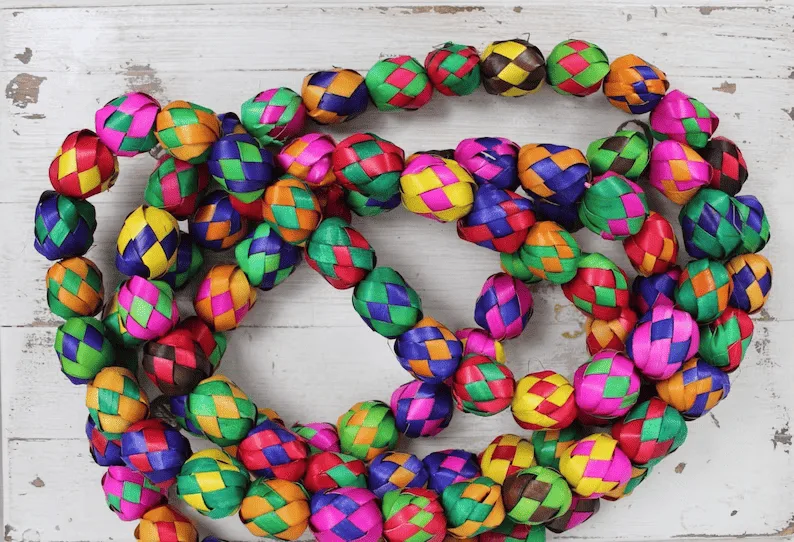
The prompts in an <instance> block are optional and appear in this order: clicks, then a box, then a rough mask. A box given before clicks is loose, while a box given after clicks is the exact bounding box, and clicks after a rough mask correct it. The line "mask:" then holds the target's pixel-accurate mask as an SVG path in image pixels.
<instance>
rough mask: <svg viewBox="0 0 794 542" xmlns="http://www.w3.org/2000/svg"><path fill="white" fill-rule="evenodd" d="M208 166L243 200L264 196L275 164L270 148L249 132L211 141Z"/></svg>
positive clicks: (230, 191) (218, 180) (219, 180)
mask: <svg viewBox="0 0 794 542" xmlns="http://www.w3.org/2000/svg"><path fill="white" fill-rule="evenodd" d="M207 166H208V168H209V172H210V175H212V178H213V179H215V182H217V183H218V184H219V185H220V186H221V188H223V189H224V190H226V191H227V192H228V193H229V194H231V195H233V196H234V197H236V198H237V199H239V200H240V201H242V202H244V203H251V202H253V201H254V200H257V199H259V198H260V197H262V194H264V193H265V188H267V186H268V185H269V184H270V183H271V182H272V181H273V176H274V171H273V170H274V168H275V165H274V162H273V155H272V154H270V151H268V150H267V149H263V148H261V147H260V146H259V143H258V142H257V141H256V139H254V138H253V137H251V136H250V135H248V134H230V135H225V136H223V137H221V138H220V139H219V140H218V141H216V142H215V143H214V144H213V145H212V150H211V151H210V155H209V159H208V160H207Z"/></svg>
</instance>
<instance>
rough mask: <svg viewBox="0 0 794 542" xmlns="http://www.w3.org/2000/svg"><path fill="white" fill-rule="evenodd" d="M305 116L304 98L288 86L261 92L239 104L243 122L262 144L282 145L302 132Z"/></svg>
mask: <svg viewBox="0 0 794 542" xmlns="http://www.w3.org/2000/svg"><path fill="white" fill-rule="evenodd" d="M305 120H306V107H305V106H304V105H303V100H301V97H300V95H299V94H298V93H296V92H295V91H294V90H292V89H289V88H286V87H280V88H274V89H270V90H266V91H264V92H260V93H259V94H257V95H256V96H254V97H253V98H251V99H249V100H246V101H245V103H243V105H242V107H241V108H240V122H241V123H242V124H243V126H244V127H245V129H246V131H247V132H248V133H249V134H250V135H252V136H254V137H255V138H256V139H257V141H259V143H260V144H261V145H262V146H263V147H264V146H266V145H278V146H281V145H283V144H284V143H285V142H286V141H287V140H288V139H290V138H292V137H295V136H296V135H298V134H299V133H300V131H301V130H302V129H303V124H304V122H305Z"/></svg>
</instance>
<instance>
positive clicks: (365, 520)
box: [309, 487, 383, 542]
mask: <svg viewBox="0 0 794 542" xmlns="http://www.w3.org/2000/svg"><path fill="white" fill-rule="evenodd" d="M309 528H310V529H311V531H312V533H314V537H315V539H317V541H318V542H378V540H380V537H381V535H382V534H383V516H382V515H381V512H380V505H379V504H378V498H377V497H376V496H375V494H374V493H372V492H371V491H370V490H368V489H363V488H360V487H340V488H337V489H329V490H324V491H320V492H319V493H315V494H314V496H313V497H312V501H311V517H310V518H309Z"/></svg>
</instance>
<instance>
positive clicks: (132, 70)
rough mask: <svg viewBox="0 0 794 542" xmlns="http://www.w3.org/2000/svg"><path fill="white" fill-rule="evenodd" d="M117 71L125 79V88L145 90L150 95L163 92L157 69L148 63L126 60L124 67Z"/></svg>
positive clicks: (134, 90)
mask: <svg viewBox="0 0 794 542" xmlns="http://www.w3.org/2000/svg"><path fill="white" fill-rule="evenodd" d="M119 73H120V74H121V75H123V76H124V79H125V80H126V81H127V90H131V91H133V92H145V93H146V94H151V95H157V94H160V95H162V93H163V81H162V80H161V79H160V78H159V77H158V76H157V71H156V70H155V69H154V68H152V66H151V65H150V64H133V63H132V62H127V65H126V66H125V68H124V69H123V70H122V71H120V72H119Z"/></svg>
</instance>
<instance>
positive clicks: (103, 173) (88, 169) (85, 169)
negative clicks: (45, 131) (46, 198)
mask: <svg viewBox="0 0 794 542" xmlns="http://www.w3.org/2000/svg"><path fill="white" fill-rule="evenodd" d="M118 176H119V161H118V158H116V155H115V154H113V151H111V150H110V149H109V148H108V147H107V145H105V144H104V143H103V142H102V141H101V139H100V138H99V137H97V135H96V134H95V133H94V132H92V131H91V130H79V131H77V132H72V133H71V134H69V135H68V136H66V139H64V140H63V143H61V146H60V148H59V149H58V152H57V153H56V155H55V158H53V160H52V162H51V163H50V183H52V187H53V188H54V189H55V190H56V191H57V192H58V193H60V194H63V195H64V196H70V197H73V198H77V199H86V198H89V197H91V196H93V195H95V194H99V193H100V192H104V191H105V190H108V189H110V188H111V187H112V186H113V185H114V184H115V183H116V179H118Z"/></svg>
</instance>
